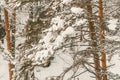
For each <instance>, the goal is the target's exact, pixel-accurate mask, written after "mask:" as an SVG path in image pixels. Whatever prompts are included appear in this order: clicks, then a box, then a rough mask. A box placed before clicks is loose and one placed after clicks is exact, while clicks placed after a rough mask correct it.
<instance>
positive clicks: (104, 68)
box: [98, 0, 107, 80]
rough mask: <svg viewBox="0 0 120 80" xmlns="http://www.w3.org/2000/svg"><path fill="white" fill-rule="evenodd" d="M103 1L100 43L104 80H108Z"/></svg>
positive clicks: (101, 5) (100, 4)
mask: <svg viewBox="0 0 120 80" xmlns="http://www.w3.org/2000/svg"><path fill="white" fill-rule="evenodd" d="M102 3H103V2H102V0H99V3H98V4H99V21H100V43H101V44H102V46H101V55H102V70H103V73H104V74H103V79H102V80H107V74H106V72H107V67H106V54H105V52H104V45H103V44H104V42H105V33H104V27H105V26H104V25H103V24H104V22H103V21H104V20H103V19H104V16H103V4H102Z"/></svg>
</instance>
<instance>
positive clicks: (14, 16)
mask: <svg viewBox="0 0 120 80" xmlns="http://www.w3.org/2000/svg"><path fill="white" fill-rule="evenodd" d="M11 28H12V54H13V56H15V32H16V9H15V8H14V9H13V12H12V25H11Z"/></svg>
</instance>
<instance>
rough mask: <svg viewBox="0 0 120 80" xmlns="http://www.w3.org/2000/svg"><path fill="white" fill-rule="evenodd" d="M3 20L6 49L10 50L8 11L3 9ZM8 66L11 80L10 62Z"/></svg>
mask: <svg viewBox="0 0 120 80" xmlns="http://www.w3.org/2000/svg"><path fill="white" fill-rule="evenodd" d="M4 22H5V32H6V41H7V49H8V51H10V52H11V51H12V47H11V40H10V28H9V19H8V11H7V10H6V9H4ZM8 67H9V79H10V80H12V74H13V73H12V71H11V69H12V64H11V62H9V63H8Z"/></svg>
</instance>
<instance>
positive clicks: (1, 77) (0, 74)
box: [0, 55, 9, 80]
mask: <svg viewBox="0 0 120 80" xmlns="http://www.w3.org/2000/svg"><path fill="white" fill-rule="evenodd" d="M8 76H9V75H8V62H7V61H5V60H4V59H3V57H2V56H1V55H0V80H9V77H8Z"/></svg>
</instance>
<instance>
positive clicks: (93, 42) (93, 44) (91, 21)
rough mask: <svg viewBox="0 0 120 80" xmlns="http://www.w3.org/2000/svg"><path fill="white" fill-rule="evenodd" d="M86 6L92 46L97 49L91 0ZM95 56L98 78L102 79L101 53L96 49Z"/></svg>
mask: <svg viewBox="0 0 120 80" xmlns="http://www.w3.org/2000/svg"><path fill="white" fill-rule="evenodd" d="M86 8H87V12H88V13H87V14H88V25H89V30H90V37H91V42H92V48H93V49H95V48H96V47H97V42H96V34H95V27H94V22H93V20H92V17H93V16H92V14H93V13H92V6H91V0H88V3H87V7H86ZM93 56H94V65H95V74H96V80H101V77H100V61H99V54H97V52H96V51H94V52H93Z"/></svg>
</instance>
